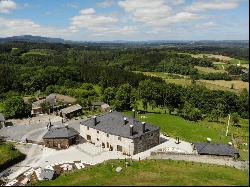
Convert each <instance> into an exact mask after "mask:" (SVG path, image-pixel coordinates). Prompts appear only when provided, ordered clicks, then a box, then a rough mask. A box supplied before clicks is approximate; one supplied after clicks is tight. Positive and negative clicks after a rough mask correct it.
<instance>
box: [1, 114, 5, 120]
mask: <svg viewBox="0 0 250 187" xmlns="http://www.w3.org/2000/svg"><path fill="white" fill-rule="evenodd" d="M0 122H5V119H4V115H3V114H2V113H0Z"/></svg>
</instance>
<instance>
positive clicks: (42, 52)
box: [22, 51, 49, 57]
mask: <svg viewBox="0 0 250 187" xmlns="http://www.w3.org/2000/svg"><path fill="white" fill-rule="evenodd" d="M30 55H43V56H47V55H49V54H48V53H47V52H45V51H29V52H27V53H23V54H22V57H25V56H30Z"/></svg>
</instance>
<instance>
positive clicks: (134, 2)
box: [118, 0, 199, 27]
mask: <svg viewBox="0 0 250 187" xmlns="http://www.w3.org/2000/svg"><path fill="white" fill-rule="evenodd" d="M178 3H182V2H181V1H179V2H178ZM118 4H119V6H121V7H122V8H124V10H125V12H127V13H129V14H131V15H132V16H133V19H134V21H136V22H141V23H143V24H145V25H147V26H159V27H163V26H166V25H168V24H173V23H178V22H184V21H190V20H194V19H198V18H199V16H198V15H196V14H194V13H190V12H186V11H185V12H178V13H174V11H173V10H172V8H171V7H169V6H168V5H166V1H164V0H155V1H148V0H125V1H119V2H118Z"/></svg>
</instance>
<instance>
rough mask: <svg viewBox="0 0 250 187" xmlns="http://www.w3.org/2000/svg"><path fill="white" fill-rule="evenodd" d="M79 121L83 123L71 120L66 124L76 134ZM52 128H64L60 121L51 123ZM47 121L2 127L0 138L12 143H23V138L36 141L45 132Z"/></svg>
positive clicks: (78, 128) (78, 129)
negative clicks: (74, 130)
mask: <svg viewBox="0 0 250 187" xmlns="http://www.w3.org/2000/svg"><path fill="white" fill-rule="evenodd" d="M52 117H53V116H52ZM57 117H58V116H57ZM80 121H83V119H78V120H75V119H72V120H70V121H67V122H66V123H67V124H69V126H70V127H73V128H74V129H76V130H77V131H78V132H79V131H80ZM51 124H52V125H54V126H64V124H65V123H64V124H63V123H62V121H61V119H60V120H57V121H54V122H52V123H51ZM47 125H48V122H47V121H45V122H44V121H41V122H39V121H37V122H36V123H35V122H34V123H33V124H30V125H28V124H14V125H13V126H9V127H3V128H1V129H0V136H4V137H6V139H7V140H12V141H17V142H20V141H24V140H25V138H28V139H31V140H36V139H37V137H38V136H40V135H41V134H44V133H45V132H46V131H47V128H46V127H47Z"/></svg>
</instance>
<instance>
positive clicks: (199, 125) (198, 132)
mask: <svg viewBox="0 0 250 187" xmlns="http://www.w3.org/2000/svg"><path fill="white" fill-rule="evenodd" d="M125 114H127V115H129V116H131V115H132V112H125ZM141 116H146V118H141ZM136 118H137V119H138V120H140V121H145V122H149V123H151V124H153V125H156V126H159V127H160V128H161V132H162V133H166V134H167V135H170V136H171V137H173V138H175V137H179V138H180V139H181V140H186V141H189V142H196V141H206V139H207V138H208V137H209V138H211V139H212V141H213V142H225V143H227V142H228V141H230V137H226V136H225V131H226V124H224V125H223V126H224V129H223V128H220V129H217V128H215V127H213V126H214V124H213V123H211V124H208V122H206V121H200V122H192V121H187V120H185V119H183V118H181V117H179V116H175V115H170V114H168V113H167V114H157V113H146V114H137V115H136Z"/></svg>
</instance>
